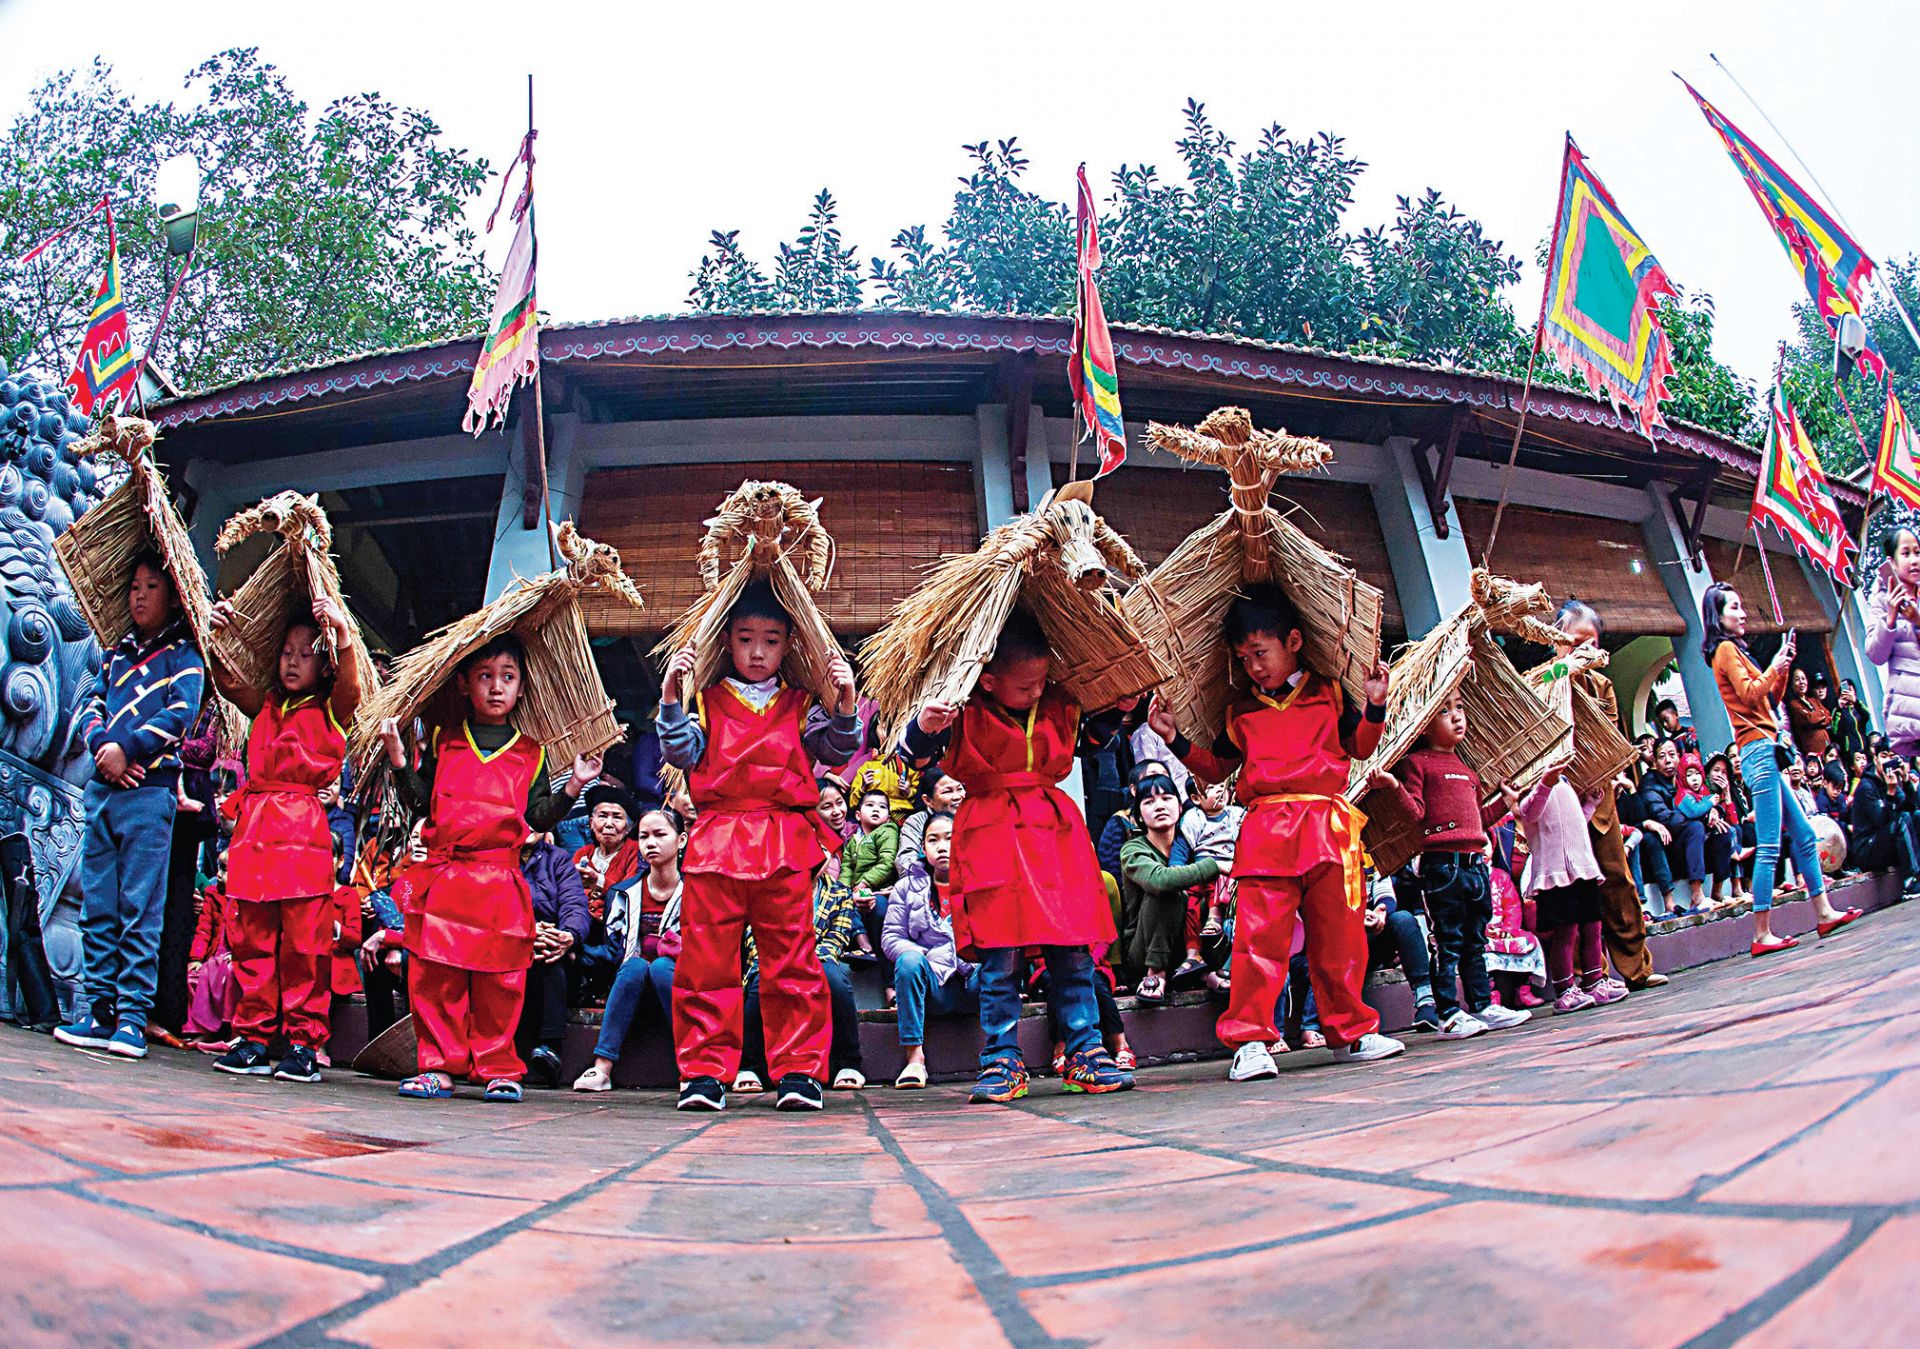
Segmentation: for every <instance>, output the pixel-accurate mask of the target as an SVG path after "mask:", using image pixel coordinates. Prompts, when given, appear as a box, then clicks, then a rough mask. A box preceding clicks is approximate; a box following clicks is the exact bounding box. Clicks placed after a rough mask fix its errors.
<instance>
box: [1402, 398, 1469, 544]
mask: <svg viewBox="0 0 1920 1349" xmlns="http://www.w3.org/2000/svg"><path fill="white" fill-rule="evenodd" d="M1465 421H1466V415H1465V414H1464V413H1463V412H1462V411H1461V410H1460V409H1459V408H1455V409H1454V410H1453V412H1452V413H1451V414H1450V415H1449V416H1448V417H1447V433H1446V436H1445V437H1444V438H1443V439H1441V440H1438V441H1428V442H1427V443H1426V444H1425V445H1422V446H1421V447H1420V448H1419V449H1417V450H1415V451H1414V452H1413V465H1414V467H1415V468H1416V469H1418V470H1419V472H1420V486H1421V487H1422V488H1423V489H1424V490H1425V492H1426V495H1427V513H1428V514H1430V515H1431V516H1432V517H1433V532H1434V535H1435V536H1436V537H1438V538H1442V539H1444V538H1446V537H1447V536H1448V535H1449V534H1451V533H1452V532H1453V526H1452V525H1450V524H1448V523H1447V488H1448V486H1449V484H1450V483H1451V482H1452V481H1453V461H1454V458H1455V456H1457V455H1458V454H1459V452H1460V429H1461V427H1462V425H1463V424H1464V423H1465ZM1436 446H1437V447H1438V448H1439V450H1440V462H1439V463H1438V464H1437V465H1429V464H1428V463H1427V451H1428V450H1430V449H1433V448H1435V447H1436Z"/></svg>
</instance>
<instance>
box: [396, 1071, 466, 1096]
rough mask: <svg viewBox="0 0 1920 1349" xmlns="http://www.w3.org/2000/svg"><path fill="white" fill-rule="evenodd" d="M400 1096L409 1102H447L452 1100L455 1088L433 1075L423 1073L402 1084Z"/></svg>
mask: <svg viewBox="0 0 1920 1349" xmlns="http://www.w3.org/2000/svg"><path fill="white" fill-rule="evenodd" d="M400 1094H401V1095H402V1096H404V1097H406V1098H407V1099H408V1100H409V1101H446V1100H451V1099H452V1097H453V1088H452V1086H450V1085H449V1084H447V1083H445V1082H442V1081H441V1080H440V1079H439V1078H437V1077H435V1076H434V1075H433V1074H432V1073H421V1074H420V1075H419V1076H417V1077H410V1078H408V1079H407V1080H406V1081H405V1082H402V1083H401V1084H400Z"/></svg>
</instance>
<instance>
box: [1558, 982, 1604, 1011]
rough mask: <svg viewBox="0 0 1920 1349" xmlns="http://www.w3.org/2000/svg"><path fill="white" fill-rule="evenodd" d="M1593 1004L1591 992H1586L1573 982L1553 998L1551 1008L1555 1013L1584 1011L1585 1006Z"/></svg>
mask: <svg viewBox="0 0 1920 1349" xmlns="http://www.w3.org/2000/svg"><path fill="white" fill-rule="evenodd" d="M1594 1005H1595V1004H1594V1001H1593V994H1591V993H1589V992H1587V990H1586V989H1584V988H1582V987H1580V985H1578V984H1575V985H1574V986H1573V987H1572V988H1569V989H1568V990H1567V991H1566V992H1565V993H1562V994H1561V995H1560V996H1559V997H1557V998H1555V999H1554V1000H1553V1010H1554V1012H1555V1013H1556V1014H1557V1013H1561V1012H1584V1011H1586V1010H1587V1008H1589V1007H1592V1006H1594Z"/></svg>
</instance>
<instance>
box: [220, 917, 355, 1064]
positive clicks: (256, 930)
mask: <svg viewBox="0 0 1920 1349" xmlns="http://www.w3.org/2000/svg"><path fill="white" fill-rule="evenodd" d="M231 922H232V926H231V928H230V929H229V931H228V933H227V943H228V946H229V947H230V948H231V950H232V951H233V979H234V984H235V986H236V987H237V988H238V989H239V991H240V998H239V1001H238V1003H236V1004H235V1006H234V1009H233V1029H234V1032H235V1033H236V1034H238V1035H240V1036H242V1037H244V1038H246V1039H248V1040H257V1041H259V1042H260V1043H261V1044H270V1043H271V1042H272V1041H273V1039H274V1038H275V1036H276V1035H280V1034H284V1035H285V1036H286V1037H287V1040H288V1041H289V1042H290V1043H292V1044H296V1045H304V1046H306V1047H307V1048H308V1049H320V1048H322V1047H324V1046H325V1045H326V1043H327V1037H328V1036H329V1035H330V1034H331V1033H332V1025H331V1021H330V1014H331V1012H332V1010H333V982H332V979H331V977H330V976H331V974H332V965H333V962H332V957H331V956H330V955H329V954H327V953H328V952H329V951H330V950H331V949H332V947H333V896H332V895H318V896H315V897H314V898H312V899H278V900H266V901H256V900H250V899H239V900H235V901H234V904H233V916H232V920H231Z"/></svg>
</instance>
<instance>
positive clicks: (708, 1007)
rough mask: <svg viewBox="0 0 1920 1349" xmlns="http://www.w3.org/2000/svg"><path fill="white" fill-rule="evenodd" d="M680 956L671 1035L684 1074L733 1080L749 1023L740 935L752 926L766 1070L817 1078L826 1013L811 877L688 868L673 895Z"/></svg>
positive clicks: (829, 1025)
mask: <svg viewBox="0 0 1920 1349" xmlns="http://www.w3.org/2000/svg"><path fill="white" fill-rule="evenodd" d="M680 905H681V907H680V960H679V963H678V964H676V965H675V966H674V971H673V1043H674V1049H675V1052H676V1055H677V1057H678V1059H679V1062H680V1076H681V1077H682V1078H695V1077H717V1078H719V1079H720V1080H721V1081H722V1082H732V1081H733V1079H734V1076H735V1075H736V1074H737V1073H738V1072H739V1071H740V1036H741V1033H742V1031H743V1030H744V1028H745V1025H746V1003H747V998H746V989H745V987H744V986H743V985H742V984H741V979H740V975H741V971H740V943H741V939H742V937H743V935H744V929H745V928H746V927H748V926H749V925H751V926H752V928H753V941H754V945H755V947H756V948H758V950H759V953H760V1017H761V1020H762V1021H763V1022H764V1023H765V1025H766V1034H767V1068H768V1070H769V1071H770V1072H771V1073H772V1074H773V1076H774V1080H775V1081H778V1080H779V1079H780V1078H782V1077H785V1076H786V1075H787V1074H789V1073H802V1074H805V1075H806V1076H808V1077H811V1078H816V1079H824V1078H825V1077H826V1075H827V1046H828V1043H829V1041H830V1040H831V1039H832V1035H833V1014H832V1010H831V1006H832V1005H831V1004H830V1003H829V1002H828V1000H827V978H826V975H825V974H823V973H822V972H821V969H820V957H819V955H818V954H817V953H816V952H815V950H814V935H813V878H812V877H811V876H809V875H808V874H807V873H806V872H804V871H783V872H780V873H778V874H776V875H774V876H770V877H768V878H767V879H766V880H763V881H741V880H735V879H734V878H733V877H731V876H719V875H715V874H714V873H712V872H706V871H696V872H688V873H687V876H686V888H685V889H684V890H683V891H682V892H681V900H680Z"/></svg>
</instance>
